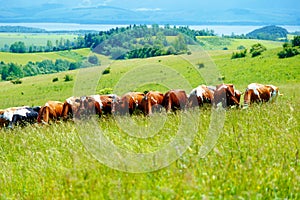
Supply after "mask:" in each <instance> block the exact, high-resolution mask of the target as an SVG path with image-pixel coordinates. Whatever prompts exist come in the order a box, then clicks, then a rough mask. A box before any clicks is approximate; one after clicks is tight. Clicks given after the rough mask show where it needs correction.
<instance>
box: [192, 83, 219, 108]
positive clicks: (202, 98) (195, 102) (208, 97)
mask: <svg viewBox="0 0 300 200" xmlns="http://www.w3.org/2000/svg"><path fill="white" fill-rule="evenodd" d="M188 99H189V107H196V106H203V104H204V103H209V104H211V103H212V101H213V99H214V93H213V92H212V91H211V90H210V89H209V88H208V87H207V86H206V85H199V86H198V87H196V88H194V89H193V90H192V91H191V92H190V94H189V97H188Z"/></svg>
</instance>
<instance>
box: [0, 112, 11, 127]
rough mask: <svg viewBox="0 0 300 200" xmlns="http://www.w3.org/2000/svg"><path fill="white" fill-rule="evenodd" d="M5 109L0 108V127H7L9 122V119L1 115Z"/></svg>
mask: <svg viewBox="0 0 300 200" xmlns="http://www.w3.org/2000/svg"><path fill="white" fill-rule="evenodd" d="M4 112H5V110H0V127H1V128H2V127H7V126H8V124H9V121H8V120H7V119H6V118H4V117H3V114H4Z"/></svg>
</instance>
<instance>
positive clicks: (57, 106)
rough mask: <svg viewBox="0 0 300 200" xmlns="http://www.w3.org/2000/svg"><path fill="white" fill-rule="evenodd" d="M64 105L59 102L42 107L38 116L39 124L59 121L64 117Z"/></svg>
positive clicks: (49, 102) (50, 102) (52, 102)
mask: <svg viewBox="0 0 300 200" xmlns="http://www.w3.org/2000/svg"><path fill="white" fill-rule="evenodd" d="M63 105H64V104H63V103H62V102H59V101H48V102H47V103H46V104H45V105H44V106H42V107H41V109H40V111H39V115H38V119H37V121H38V123H45V124H47V123H49V120H53V121H56V120H59V119H60V118H61V117H62V111H63Z"/></svg>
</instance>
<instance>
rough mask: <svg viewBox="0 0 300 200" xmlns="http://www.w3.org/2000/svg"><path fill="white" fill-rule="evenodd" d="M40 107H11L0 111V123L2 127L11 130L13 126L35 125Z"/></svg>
mask: <svg viewBox="0 0 300 200" xmlns="http://www.w3.org/2000/svg"><path fill="white" fill-rule="evenodd" d="M39 109H40V107H39V106H37V107H32V108H31V107H29V106H22V107H12V108H7V109H5V110H2V111H1V121H2V125H3V126H7V127H9V128H13V126H14V125H16V124H18V125H23V126H25V125H26V123H31V124H33V123H35V122H36V120H37V117H38V111H39Z"/></svg>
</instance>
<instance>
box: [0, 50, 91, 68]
mask: <svg viewBox="0 0 300 200" xmlns="http://www.w3.org/2000/svg"><path fill="white" fill-rule="evenodd" d="M89 54H90V50H89V49H76V50H71V51H58V52H47V53H22V54H20V53H9V52H0V60H1V61H3V62H4V63H10V62H13V63H16V64H21V65H25V64H27V63H28V62H29V61H32V62H38V61H43V60H52V61H55V60H57V59H62V60H68V61H70V62H77V61H81V60H83V59H84V58H85V57H87V56H88V55H89Z"/></svg>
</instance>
